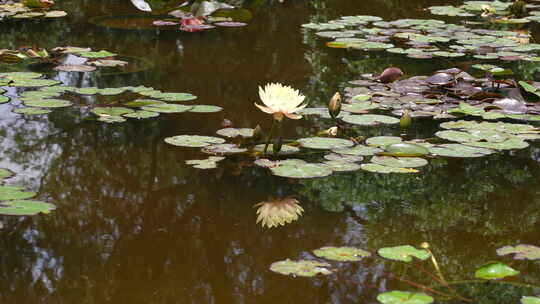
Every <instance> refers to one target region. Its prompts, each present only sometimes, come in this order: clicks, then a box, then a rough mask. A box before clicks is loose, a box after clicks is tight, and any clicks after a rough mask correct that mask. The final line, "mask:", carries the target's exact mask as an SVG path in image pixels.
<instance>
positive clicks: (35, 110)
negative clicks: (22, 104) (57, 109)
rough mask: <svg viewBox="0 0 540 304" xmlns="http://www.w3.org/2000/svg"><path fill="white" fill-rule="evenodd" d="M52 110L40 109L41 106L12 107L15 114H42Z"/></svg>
mask: <svg viewBox="0 0 540 304" xmlns="http://www.w3.org/2000/svg"><path fill="white" fill-rule="evenodd" d="M51 112H52V111H51V110H49V109H42V108H31V107H30V108H18V109H14V110H13V113H17V114H24V115H42V114H49V113H51Z"/></svg>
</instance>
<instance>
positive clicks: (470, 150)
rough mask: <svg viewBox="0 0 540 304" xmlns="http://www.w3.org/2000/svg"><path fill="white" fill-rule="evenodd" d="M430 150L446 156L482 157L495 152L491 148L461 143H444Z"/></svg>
mask: <svg viewBox="0 0 540 304" xmlns="http://www.w3.org/2000/svg"><path fill="white" fill-rule="evenodd" d="M429 152H431V153H432V154H435V155H439V156H446V157H465V158H468V157H482V156H486V155H490V154H493V153H495V151H493V150H490V149H485V148H481V147H469V146H465V145H461V144H444V145H438V146H433V147H430V148H429Z"/></svg>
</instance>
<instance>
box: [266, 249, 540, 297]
mask: <svg viewBox="0 0 540 304" xmlns="http://www.w3.org/2000/svg"><path fill="white" fill-rule="evenodd" d="M420 247H421V248H416V247H413V246H410V245H402V246H395V247H385V248H381V249H379V250H377V254H376V255H375V254H372V253H371V252H369V251H366V250H363V249H360V248H356V247H333V246H326V247H322V248H319V249H315V250H313V251H312V254H313V256H314V257H313V259H302V260H290V259H286V260H283V261H278V262H274V263H272V264H271V266H270V270H271V271H273V272H275V273H279V274H282V275H286V276H293V277H314V276H317V275H325V276H327V275H331V274H335V273H337V272H338V270H339V267H340V266H342V265H343V264H342V263H346V262H360V261H361V260H363V259H369V258H372V259H378V258H383V259H385V260H390V261H398V262H405V263H410V262H413V261H414V262H415V263H416V262H420V261H426V260H431V263H432V264H433V266H434V267H435V269H436V270H437V274H430V276H429V277H430V278H432V279H433V280H434V281H435V283H436V284H437V286H438V287H436V288H430V287H427V286H424V285H421V284H419V283H415V282H412V281H410V280H407V279H404V278H403V276H397V275H394V274H392V273H391V272H386V273H384V274H382V275H383V276H385V277H388V278H390V279H397V280H398V281H401V282H403V283H405V284H408V285H410V286H413V287H415V288H420V289H422V291H423V292H415V291H399V290H394V291H387V292H383V293H380V294H379V295H378V296H377V300H378V301H379V302H380V303H383V304H394V303H403V304H429V303H433V302H434V301H435V299H437V298H438V300H439V299H440V300H442V301H444V302H446V301H448V300H450V299H456V298H457V299H459V300H464V301H466V302H475V300H476V301H479V300H481V299H479V298H477V297H478V296H481V295H477V294H474V293H473V294H467V295H464V296H462V295H459V294H456V289H454V288H453V287H452V286H453V285H454V284H455V283H451V282H450V283H449V282H447V281H446V280H445V279H444V275H443V273H442V271H441V269H440V268H439V265H438V263H437V259H436V258H435V256H434V255H433V253H432V251H431V250H430V249H429V244H427V243H423V244H422V245H421V246H420ZM497 254H498V255H499V256H504V255H509V254H514V259H516V260H540V247H537V246H534V245H526V244H520V245H517V246H505V247H502V248H499V249H498V250H497ZM303 256H305V255H303ZM315 258H319V260H317V259H315ZM320 259H324V260H320ZM328 261H333V262H337V263H336V264H330V263H329V262H328ZM422 270H423V271H424V272H426V270H425V269H422ZM519 274H520V272H519V271H517V270H515V269H513V268H512V267H510V266H508V265H506V264H505V263H502V262H499V261H491V262H488V263H485V264H484V265H481V266H479V267H478V268H477V269H476V271H475V272H474V278H475V279H477V280H480V281H471V283H470V284H474V283H476V282H483V281H484V282H486V281H495V280H500V279H504V278H508V277H514V276H517V275H519ZM411 282H412V283H411ZM355 283H356V284H358V283H359V282H355ZM360 284H361V283H360ZM430 285H431V284H430ZM447 291H448V293H447ZM519 296H520V297H521V303H522V304H531V303H540V298H539V297H536V296H537V295H530V294H525V295H524V294H521V295H519ZM466 297H471V298H466Z"/></svg>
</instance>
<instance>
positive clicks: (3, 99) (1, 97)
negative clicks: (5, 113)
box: [0, 95, 9, 103]
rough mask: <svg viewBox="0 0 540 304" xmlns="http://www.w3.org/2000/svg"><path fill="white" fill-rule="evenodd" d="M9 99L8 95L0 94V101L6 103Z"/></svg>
mask: <svg viewBox="0 0 540 304" xmlns="http://www.w3.org/2000/svg"><path fill="white" fill-rule="evenodd" d="M8 101H9V97H7V96H3V95H0V103H6V102H8Z"/></svg>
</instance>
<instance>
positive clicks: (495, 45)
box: [302, 16, 540, 61]
mask: <svg viewBox="0 0 540 304" xmlns="http://www.w3.org/2000/svg"><path fill="white" fill-rule="evenodd" d="M302 26H303V27H304V28H306V29H310V30H316V31H317V32H316V33H315V34H316V35H317V36H319V37H323V38H327V39H333V41H331V42H328V43H326V45H327V46H328V47H332V48H348V49H359V50H363V51H383V50H385V51H386V52H388V53H392V54H403V55H406V56H407V57H410V58H420V59H427V58H433V57H443V58H456V57H464V56H471V57H473V58H475V59H492V60H496V59H499V60H505V61H515V60H526V61H539V60H540V57H538V55H537V54H536V52H537V51H538V50H540V44H536V43H529V34H528V33H520V32H517V31H508V30H489V29H479V28H470V27H467V26H465V25H457V24H449V23H446V22H444V21H441V20H434V19H401V20H395V21H383V19H382V18H380V17H377V16H344V17H341V18H340V19H336V20H332V21H329V22H325V23H308V24H304V25H302Z"/></svg>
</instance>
